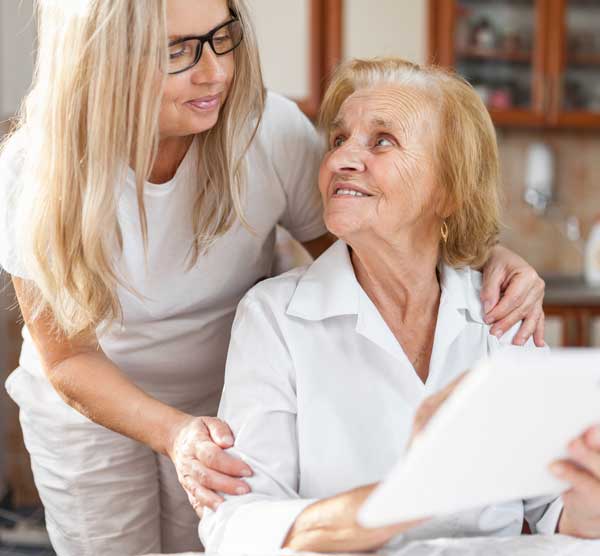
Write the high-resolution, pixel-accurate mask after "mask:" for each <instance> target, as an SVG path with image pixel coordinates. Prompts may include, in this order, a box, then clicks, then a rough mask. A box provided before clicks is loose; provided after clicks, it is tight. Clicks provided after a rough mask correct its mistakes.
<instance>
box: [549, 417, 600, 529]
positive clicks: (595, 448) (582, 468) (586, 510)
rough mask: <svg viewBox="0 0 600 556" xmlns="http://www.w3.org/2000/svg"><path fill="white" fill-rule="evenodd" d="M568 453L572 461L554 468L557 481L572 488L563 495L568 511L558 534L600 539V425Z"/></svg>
mask: <svg viewBox="0 0 600 556" xmlns="http://www.w3.org/2000/svg"><path fill="white" fill-rule="evenodd" d="M568 453H569V460H562V461H558V462H555V463H553V464H552V465H551V466H550V471H551V472H552V473H554V475H556V477H558V478H559V479H562V480H564V481H566V482H568V483H570V484H571V488H570V489H569V490H567V491H566V492H565V493H563V495H562V499H563V502H564V509H563V512H562V515H561V517H560V521H559V525H558V532H559V533H562V534H564V535H571V536H573V537H582V538H595V539H597V538H600V424H599V425H596V426H594V427H590V428H589V429H588V430H587V431H585V432H584V433H583V434H582V435H581V436H579V437H578V438H576V439H575V440H573V441H572V442H571V443H570V444H569V446H568Z"/></svg>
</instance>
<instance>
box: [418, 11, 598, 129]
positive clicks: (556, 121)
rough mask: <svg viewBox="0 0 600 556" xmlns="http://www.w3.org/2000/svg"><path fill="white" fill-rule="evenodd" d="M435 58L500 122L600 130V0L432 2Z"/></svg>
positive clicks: (431, 50) (432, 55)
mask: <svg viewBox="0 0 600 556" xmlns="http://www.w3.org/2000/svg"><path fill="white" fill-rule="evenodd" d="M429 10H430V11H429V60H430V61H432V62H434V63H438V64H440V65H444V66H450V67H454V68H456V70H457V71H458V72H459V73H461V74H462V75H463V76H465V78H466V79H468V80H469V81H470V82H471V83H472V84H473V86H474V87H475V88H476V89H477V90H478V92H479V94H480V95H481V97H482V98H483V99H484V101H485V102H486V105H487V106H488V109H489V110H490V113H491V115H492V118H493V120H494V122H495V123H496V124H497V125H499V126H528V127H554V128H560V127H569V128H596V127H598V128H600V2H598V1H596V0H501V1H492V0H429Z"/></svg>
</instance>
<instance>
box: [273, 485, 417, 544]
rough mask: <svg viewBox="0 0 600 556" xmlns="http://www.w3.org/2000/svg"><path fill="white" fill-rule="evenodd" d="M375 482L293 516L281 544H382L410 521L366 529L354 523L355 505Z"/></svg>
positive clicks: (358, 503) (366, 494)
mask: <svg viewBox="0 0 600 556" xmlns="http://www.w3.org/2000/svg"><path fill="white" fill-rule="evenodd" d="M375 486H376V485H367V486H363V487H360V488H357V489H354V490H351V491H348V492H345V493H343V494H340V495H338V496H334V497H332V498H326V499H324V500H321V501H319V502H316V503H315V504H312V505H310V506H308V507H307V508H306V509H305V510H304V511H303V512H302V513H301V514H300V515H299V516H298V517H297V518H296V521H295V522H294V525H293V526H292V528H291V529H290V531H289V533H288V535H287V538H286V540H285V542H284V544H283V548H291V549H294V550H302V551H313V552H361V551H369V550H373V549H377V548H379V547H381V546H383V545H384V544H385V543H386V542H388V541H389V540H390V539H391V538H392V537H393V536H394V535H397V534H398V533H401V532H402V531H404V530H406V529H407V528H408V527H410V525H411V524H399V525H393V526H389V527H380V528H376V529H365V528H364V527H361V526H360V525H358V524H357V523H356V515H357V512H358V509H359V508H360V506H361V505H362V503H363V502H364V501H365V500H366V499H367V497H368V496H369V494H370V493H371V492H372V491H373V489H374V488H375Z"/></svg>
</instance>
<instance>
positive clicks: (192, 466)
mask: <svg viewBox="0 0 600 556" xmlns="http://www.w3.org/2000/svg"><path fill="white" fill-rule="evenodd" d="M186 468H187V469H186V479H187V481H188V483H189V484H190V485H193V486H194V487H203V488H205V489H209V490H213V491H217V492H223V493H225V494H238V495H239V494H248V493H249V492H250V486H249V485H248V484H247V483H245V482H244V481H241V480H240V479H236V478H234V477H230V476H229V475H225V474H223V473H219V472H218V471H214V470H213V469H207V468H206V467H204V466H203V465H202V464H201V463H200V462H198V461H196V460H194V461H192V462H190V463H189V464H188V465H187V466H186Z"/></svg>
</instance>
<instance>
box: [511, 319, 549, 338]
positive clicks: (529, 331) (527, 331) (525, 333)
mask: <svg viewBox="0 0 600 556" xmlns="http://www.w3.org/2000/svg"><path fill="white" fill-rule="evenodd" d="M542 315H543V313H535V314H533V315H531V316H528V317H525V319H524V320H523V322H522V323H521V326H520V327H519V330H518V331H517V333H516V334H515V337H514V338H513V341H512V343H513V344H514V345H515V346H523V345H525V343H526V342H527V340H529V338H531V336H533V333H534V332H535V331H536V329H537V325H538V322H539V320H540V318H541V317H542ZM542 341H543V340H542Z"/></svg>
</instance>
